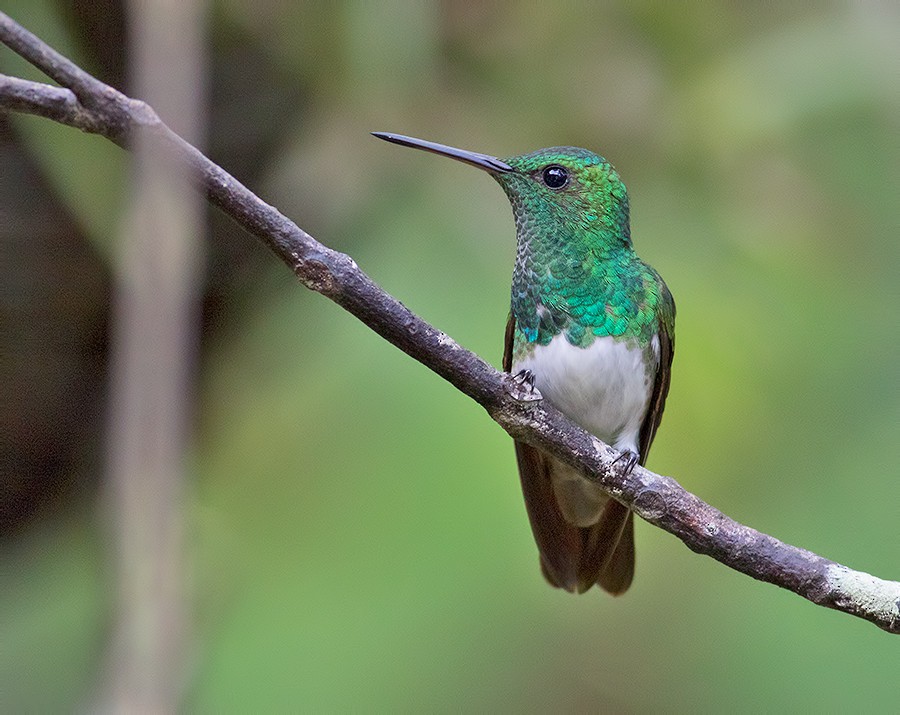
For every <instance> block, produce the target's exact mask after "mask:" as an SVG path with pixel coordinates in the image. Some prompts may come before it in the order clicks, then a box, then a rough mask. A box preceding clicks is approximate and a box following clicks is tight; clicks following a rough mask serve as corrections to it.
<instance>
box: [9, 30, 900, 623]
mask: <svg viewBox="0 0 900 715" xmlns="http://www.w3.org/2000/svg"><path fill="white" fill-rule="evenodd" d="M0 40H2V41H3V42H4V43H5V44H7V45H8V46H10V47H11V48H13V49H14V50H16V51H17V52H19V54H21V55H22V56H23V57H25V58H26V59H28V60H29V61H30V62H32V63H33V64H34V65H35V66H37V67H38V68H40V69H42V70H44V71H45V72H47V74H48V75H50V76H51V77H53V78H54V79H56V80H57V81H59V82H61V83H62V84H64V85H66V86H67V87H70V88H71V89H72V94H70V95H65V94H62V92H65V91H66V90H60V89H58V88H55V87H50V86H41V85H36V84H35V83H24V82H23V80H19V79H14V78H9V77H2V76H0V107H3V108H7V109H12V110H15V111H20V112H27V113H30V114H36V115H39V116H43V117H47V118H49V119H53V120H54V121H59V122H63V123H64V124H68V125H70V126H73V127H77V128H79V129H82V130H83V131H86V132H93V133H97V134H102V135H103V136H106V137H109V138H111V139H113V140H114V141H116V142H117V143H120V144H125V145H127V143H128V138H129V137H130V136H131V135H133V134H134V133H135V132H138V131H141V132H147V133H149V135H150V136H151V137H152V139H153V140H154V141H155V142H156V145H157V147H158V148H159V150H161V151H167V152H172V155H173V156H174V157H175V158H176V159H178V160H179V161H182V162H185V163H186V164H187V165H188V166H189V167H190V168H191V169H192V170H193V173H194V176H195V177H196V181H197V182H198V183H199V185H200V186H201V187H202V189H203V190H204V191H205V192H206V195H207V197H208V198H209V200H210V201H211V202H212V203H214V204H215V205H216V206H218V207H219V208H221V209H222V210H223V211H224V212H225V213H227V214H228V215H229V216H231V217H232V218H234V219H235V220H236V221H237V222H238V223H239V224H241V225H242V226H243V227H244V228H246V229H247V230H248V231H249V232H250V233H252V234H254V235H255V236H257V237H259V238H260V239H262V241H263V242H264V243H265V244H266V245H267V246H268V247H269V248H271V249H272V251H273V252H274V253H275V254H276V255H277V256H278V257H279V258H280V259H281V260H282V261H284V262H285V263H286V264H287V265H288V266H289V267H290V268H291V269H292V270H293V271H294V273H295V274H296V276H297V277H298V278H299V279H300V281H301V282H302V283H303V284H304V285H305V286H306V287H308V288H310V289H311V290H314V291H316V292H318V293H321V294H322V295H324V296H326V297H328V298H330V299H331V300H333V301H334V302H336V303H337V304H339V305H341V306H342V307H344V308H345V309H346V310H347V311H349V312H350V313H352V314H353V315H355V316H356V317H357V318H359V319H360V320H361V321H362V322H363V323H365V324H366V325H368V326H369V327H370V328H371V329H372V330H374V331H375V332H376V333H378V334H379V335H381V336H382V337H384V338H385V339H386V340H388V341H390V342H391V343H393V344H394V345H396V346H397V347H398V348H400V349H401V350H403V351H404V352H406V353H407V354H408V355H410V356H411V357H413V358H415V359H416V360H418V361H419V362H421V363H422V364H424V365H426V366H427V367H428V368H430V369H431V370H433V371H434V372H436V373H437V374H438V375H440V376H441V377H443V378H444V379H446V380H447V381H448V382H450V383H451V384H452V385H454V386H455V387H456V388H457V389H459V390H460V391H462V392H464V393H465V394H466V395H468V396H469V397H471V398H472V399H474V400H475V401H476V402H478V403H479V404H480V405H482V406H483V407H484V408H485V409H486V410H487V411H488V413H489V414H490V416H491V417H492V418H493V419H494V420H495V421H496V422H497V423H498V424H499V425H500V426H501V427H503V429H504V430H506V431H507V432H508V433H509V434H510V435H511V436H513V437H514V438H516V439H518V440H521V441H523V442H527V443H528V444H531V445H534V446H535V447H538V448H540V449H542V450H544V451H546V452H549V453H551V454H553V455H554V456H556V457H558V458H559V459H562V460H563V461H565V462H567V463H568V464H571V465H573V466H575V467H577V468H579V469H581V470H582V471H584V472H585V474H586V475H588V477H589V478H591V479H594V480H596V481H597V483H599V484H600V485H602V486H603V487H604V488H605V489H606V490H607V491H608V492H609V493H610V494H612V495H613V496H614V497H615V498H616V499H618V500H619V501H621V502H622V503H623V504H626V505H627V506H629V507H630V508H632V509H633V510H634V511H635V512H636V513H637V514H638V515H639V516H641V517H642V518H643V519H645V520H646V521H648V522H649V523H651V524H654V525H655V526H658V527H659V528H661V529H663V530H665V531H668V532H669V533H671V534H674V535H675V536H677V537H678V538H679V539H681V540H682V541H683V542H684V543H685V544H686V545H687V546H688V547H689V548H690V549H692V550H693V551H696V552H698V553H702V554H707V555H709V556H712V557H713V558H715V559H716V560H718V561H720V562H722V563H723V564H725V565H726V566H729V567H731V568H733V569H735V570H737V571H740V572H741V573H745V574H747V575H748V576H752V577H753V578H756V579H759V580H761V581H768V582H769V583H773V584H776V585H777V586H781V587H782V588H785V589H788V590H790V591H793V592H794V593H796V594H798V595H800V596H803V597H804V598H806V599H808V600H810V601H812V602H813V603H816V604H818V605H821V606H827V607H829V608H834V609H837V610H840V611H844V612H845V613H850V614H852V615H854V616H858V617H860V618H863V619H865V620H868V621H871V622H872V623H874V624H875V625H877V626H878V627H880V628H883V629H884V630H886V631H889V632H891V633H898V634H900V583H898V582H896V581H886V580H883V579H879V578H876V577H874V576H870V575H869V574H866V573H863V572H860V571H854V570H852V569H849V568H847V567H846V566H842V565H840V564H837V563H835V562H833V561H829V560H828V559H825V558H823V557H821V556H818V555H816V554H814V553H812V552H811V551H806V550H805V549H800V548H797V547H795V546H790V545H789V544H785V543H783V542H781V541H779V540H778V539H775V538H773V537H771V536H768V535H766V534H763V533H760V532H759V531H756V530H755V529H751V528H750V527H748V526H744V525H743V524H739V523H738V522H736V521H734V520H733V519H730V518H729V517H727V516H726V515H725V514H723V513H721V512H720V511H718V510H717V509H715V508H714V507H712V506H710V505H709V504H706V503H705V502H703V501H702V500H701V499H699V498H698V497H696V496H694V495H693V494H691V493H690V492H688V491H686V490H685V489H683V488H682V487H681V486H680V485H679V484H678V483H677V482H676V481H675V480H674V479H672V478H670V477H665V476H661V475H658V474H654V473H653V472H650V471H648V470H646V469H643V468H641V467H636V468H635V469H634V471H633V472H632V473H631V474H630V475H623V474H622V473H621V472H620V471H619V470H618V469H617V468H616V467H615V466H614V460H615V458H616V456H617V453H616V452H615V451H614V450H612V449H611V448H610V447H609V446H608V445H605V444H603V443H602V442H601V441H600V440H598V439H597V438H596V437H594V436H592V435H590V434H588V433H587V432H585V431H584V430H582V429H580V428H579V427H577V426H576V425H574V424H572V423H571V422H570V421H569V420H567V419H566V418H565V417H564V416H563V415H561V414H560V413H559V412H557V411H556V410H554V409H553V408H552V407H550V406H548V405H543V404H540V403H535V402H527V401H525V400H524V399H523V398H524V396H523V395H522V394H521V393H520V389H521V388H520V387H519V386H517V385H516V384H515V382H514V381H513V380H511V379H510V377H509V375H505V374H503V373H501V372H498V371H497V370H495V369H494V368H492V367H491V366H490V365H489V364H488V363H486V362H485V361H484V360H482V359H481V358H479V357H478V356H477V355H475V354H473V353H471V352H469V351H468V350H465V349H463V348H462V347H460V346H459V345H458V344H457V343H456V342H455V341H454V340H453V339H451V338H449V337H448V336H447V335H445V334H444V333H442V332H441V331H439V330H437V329H436V328H434V327H432V326H431V325H429V324H428V323H426V322H425V321H423V320H422V319H421V318H419V317H418V316H416V315H415V314H414V313H412V312H411V311H410V310H409V309H407V308H406V307H405V306H404V305H403V304H402V303H400V302H399V301H398V300H396V299H395V298H393V297H392V296H390V295H389V294H387V293H386V292H385V291H383V290H382V289H381V288H379V287H378V286H377V285H376V284H375V282H374V281H373V280H372V279H371V278H369V276H367V275H366V274H365V273H363V272H362V271H361V270H360V269H359V268H358V267H357V265H356V263H355V262H354V261H353V259H351V258H350V257H349V256H347V255H345V254H343V253H339V252H337V251H334V250H332V249H330V248H328V247H327V246H324V245H322V244H321V243H319V242H318V241H316V240H315V239H314V238H313V237H312V236H310V235H309V234H308V233H306V232H305V231H303V230H302V229H301V228H299V227H298V226H297V225H296V224H294V223H293V222H291V221H290V220H289V219H287V218H286V217H285V216H283V215H282V214H281V213H279V212H278V211H277V210H276V209H275V208H273V207H272V206H269V205H268V204H266V203H265V202H264V201H262V200H261V199H260V198H259V197H257V196H256V195H255V194H253V193H252V192H251V191H249V190H248V189H247V188H246V187H245V186H243V185H242V184H241V183H240V182H239V181H237V180H236V179H234V178H233V177H232V176H231V175H229V174H228V173H227V172H226V171H224V170H223V169H222V168H220V167H219V166H217V165H216V164H214V163H212V162H211V161H210V160H209V159H207V158H206V157H205V156H203V155H202V154H201V153H200V152H199V151H197V150H196V149H195V148H194V147H192V146H191V145H190V144H188V143H187V142H185V141H184V140H183V139H181V138H180V137H179V136H177V135H176V134H174V133H173V132H172V131H171V130H170V129H169V128H168V127H166V126H165V124H163V123H162V122H161V121H160V120H159V118H158V117H157V116H156V114H155V112H154V111H153V110H152V109H151V108H150V107H149V106H148V105H146V104H145V103H143V102H140V101H138V100H134V99H129V98H128V97H126V96H124V95H123V94H121V93H119V92H117V91H116V90H114V89H112V88H110V87H107V86H106V85H103V84H101V83H99V82H98V81H97V80H96V79H94V78H92V77H90V76H89V75H87V76H86V74H85V73H84V72H83V71H82V70H80V69H79V68H78V67H76V66H75V65H74V64H73V63H71V62H70V61H68V60H66V59H65V58H64V57H62V56H61V55H59V54H58V53H56V52H54V51H53V50H51V49H50V48H49V47H47V46H46V45H45V44H44V43H43V42H41V40H39V39H38V38H37V37H35V36H34V35H32V34H31V33H29V32H28V31H27V30H24V29H23V28H21V27H20V26H19V25H17V24H16V23H15V22H13V21H12V20H10V19H9V18H8V17H7V16H6V15H4V14H2V13H0Z"/></svg>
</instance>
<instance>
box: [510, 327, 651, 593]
mask: <svg viewBox="0 0 900 715" xmlns="http://www.w3.org/2000/svg"><path fill="white" fill-rule="evenodd" d="M514 334H515V318H514V317H513V316H512V314H510V316H509V320H508V321H507V323H506V339H505V345H504V350H503V369H504V370H505V371H506V372H509V371H510V370H511V369H512V352H513V336H514ZM515 448H516V460H517V461H518V465H519V479H520V481H521V482H522V494H523V496H524V497H525V510H526V511H527V512H528V520H529V521H530V522H531V531H532V533H533V534H534V540H535V541H536V542H537V546H538V551H539V552H540V556H541V571H542V572H543V574H544V577H545V578H546V579H547V581H548V582H549V583H550V585H551V586H555V587H557V588H562V589H565V590H566V591H570V592H573V593H576V592H577V593H584V592H585V591H587V590H588V589H589V588H590V587H591V586H593V585H594V584H595V583H597V584H599V585H600V586H601V587H602V588H603V589H605V590H606V591H609V592H610V593H612V594H614V595H618V594H620V593H624V592H625V591H626V590H627V589H628V587H629V586H630V585H631V579H632V577H633V576H634V526H633V516H632V513H631V511H630V510H629V509H628V508H627V507H625V506H623V505H622V504H620V503H619V502H617V501H616V500H615V499H612V498H610V499H609V500H608V501H607V503H606V505H605V506H604V508H603V511H602V512H601V514H600V518H599V519H598V520H597V523H595V524H594V525H592V526H589V527H578V526H573V525H572V524H570V523H569V522H567V521H566V520H565V518H564V517H563V514H562V511H560V508H559V504H558V503H557V500H556V495H555V493H554V491H553V482H552V478H551V472H552V470H553V469H554V465H557V466H558V468H565V467H564V465H562V464H561V463H559V462H558V461H557V460H555V459H554V458H553V457H551V456H549V455H547V454H544V453H543V452H541V451H540V450H538V449H535V448H534V447H532V446H531V445H528V444H525V443H524V442H515Z"/></svg>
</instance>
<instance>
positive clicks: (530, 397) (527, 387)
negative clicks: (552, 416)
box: [509, 370, 544, 402]
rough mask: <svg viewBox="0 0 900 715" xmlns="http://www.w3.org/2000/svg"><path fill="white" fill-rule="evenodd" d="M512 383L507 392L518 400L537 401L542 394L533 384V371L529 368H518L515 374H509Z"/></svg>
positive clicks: (541, 398)
mask: <svg viewBox="0 0 900 715" xmlns="http://www.w3.org/2000/svg"><path fill="white" fill-rule="evenodd" d="M510 377H511V380H510V382H511V383H512V385H511V388H510V390H509V394H510V395H512V396H513V399H515V400H518V401H519V402H538V401H539V400H543V399H544V396H543V395H541V393H540V391H539V390H538V389H537V388H536V387H535V386H534V373H533V372H532V371H531V370H520V371H519V372H517V373H516V374H515V375H510Z"/></svg>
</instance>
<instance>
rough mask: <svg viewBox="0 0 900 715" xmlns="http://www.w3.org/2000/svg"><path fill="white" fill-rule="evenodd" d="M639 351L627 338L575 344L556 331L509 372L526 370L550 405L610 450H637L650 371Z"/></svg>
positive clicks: (650, 386) (649, 389) (647, 393)
mask: <svg viewBox="0 0 900 715" xmlns="http://www.w3.org/2000/svg"><path fill="white" fill-rule="evenodd" d="M644 355H645V353H644V351H643V350H641V349H640V347H639V346H638V345H636V344H635V343H633V342H627V341H622V340H616V339H615V338H612V337H603V338H597V339H596V340H595V341H594V342H593V343H591V345H590V346H589V347H587V348H579V347H577V346H575V345H572V344H571V343H570V342H569V341H568V340H566V337H565V336H564V335H562V334H560V335H557V336H556V337H555V338H553V340H551V341H550V343H549V344H548V345H537V346H535V348H534V351H533V352H532V353H531V355H529V356H528V357H527V358H525V359H523V360H519V361H517V362H516V363H514V364H513V373H517V372H519V371H520V370H531V372H533V373H534V378H535V386H536V387H537V388H538V390H540V391H541V394H542V395H543V396H544V398H545V399H546V400H547V401H548V402H550V403H551V404H552V405H553V406H554V407H556V409H558V410H559V411H560V412H562V413H563V414H565V415H566V416H567V417H569V418H570V419H572V420H574V421H575V422H577V423H578V424H579V425H581V426H582V427H584V429H586V430H587V431H588V432H590V433H591V434H595V435H597V437H599V438H600V439H602V440H603V441H604V442H606V443H608V444H610V445H611V446H613V447H615V448H616V449H620V450H622V449H630V450H631V451H633V452H637V451H638V446H637V445H638V437H639V434H640V431H641V422H643V420H644V414H645V413H646V411H647V405H648V403H649V401H650V392H651V390H652V389H653V377H654V375H655V373H656V366H655V365H645V364H644ZM648 368H649V369H648Z"/></svg>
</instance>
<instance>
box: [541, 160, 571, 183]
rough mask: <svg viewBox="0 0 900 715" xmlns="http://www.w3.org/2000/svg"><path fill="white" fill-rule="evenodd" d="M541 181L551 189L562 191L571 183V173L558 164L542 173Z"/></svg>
mask: <svg viewBox="0 0 900 715" xmlns="http://www.w3.org/2000/svg"><path fill="white" fill-rule="evenodd" d="M541 179H543V181H544V183H545V184H546V185H547V186H549V187H550V188H551V189H561V188H562V187H563V186H565V185H566V184H567V183H569V172H568V171H566V170H565V169H564V168H563V167H561V166H558V165H557V164H552V165H551V166H548V167H547V168H546V169H544V171H543V173H541Z"/></svg>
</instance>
